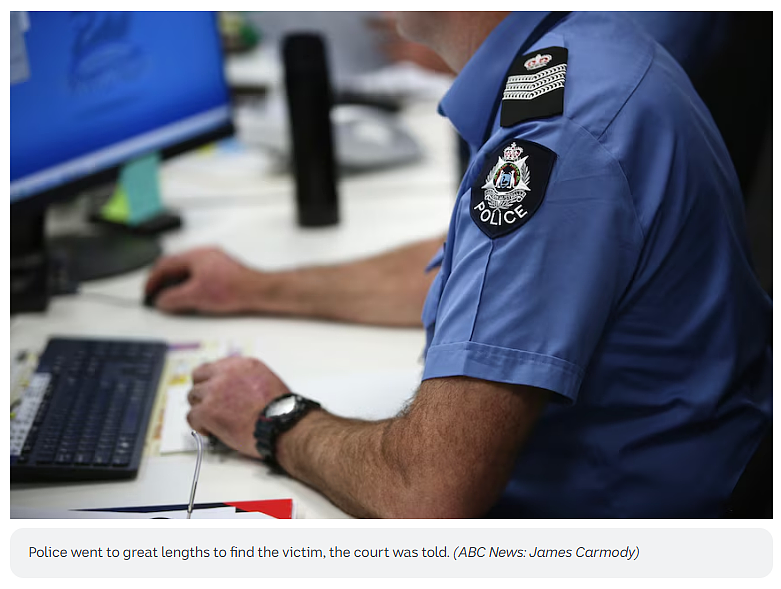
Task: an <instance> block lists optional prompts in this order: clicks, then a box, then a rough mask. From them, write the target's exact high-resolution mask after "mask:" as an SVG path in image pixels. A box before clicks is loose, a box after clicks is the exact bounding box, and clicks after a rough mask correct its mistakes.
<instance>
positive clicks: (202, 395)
mask: <svg viewBox="0 0 781 589" xmlns="http://www.w3.org/2000/svg"><path fill="white" fill-rule="evenodd" d="M289 392H290V390H289V389H288V388H287V386H286V385H285V383H284V382H282V380H280V378H279V377H278V376H277V375H276V374H274V373H273V372H272V371H271V370H270V369H269V368H268V367H267V366H266V365H265V364H263V363H262V362H261V361H260V360H256V359H255V358H225V359H224V360H219V361H217V362H212V363H210V364H203V365H202V366H199V367H198V368H196V369H195V371H194V372H193V388H192V390H191V391H190V393H189V394H188V395H187V400H188V401H189V402H190V405H191V407H192V408H191V409H190V412H189V413H188V414H187V421H188V422H189V424H190V425H191V426H192V427H193V429H195V430H197V431H199V432H200V433H202V434H205V435H208V434H212V435H214V436H216V437H217V438H218V439H219V440H220V441H222V442H223V443H224V444H227V445H228V446H230V447H231V448H234V449H235V450H238V451H239V452H241V453H242V454H246V455H247V456H251V457H253V458H258V457H259V456H258V452H257V450H256V449H255V437H254V431H255V422H256V421H257V420H258V416H259V415H260V412H261V411H262V410H263V409H264V408H265V406H266V405H268V404H269V402H271V400H273V399H275V398H277V397H280V396H282V395H284V394H287V393H289Z"/></svg>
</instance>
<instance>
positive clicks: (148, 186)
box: [101, 153, 163, 225]
mask: <svg viewBox="0 0 781 589" xmlns="http://www.w3.org/2000/svg"><path fill="white" fill-rule="evenodd" d="M159 168H160V156H159V154H157V153H153V154H150V155H146V156H143V157H140V158H137V159H134V160H131V161H129V162H128V163H127V164H125V165H124V166H123V167H122V170H121V171H120V173H119V183H118V184H117V188H116V191H115V192H114V195H113V196H112V197H111V198H110V199H109V201H108V202H107V203H106V204H105V205H104V206H103V209H102V211H101V212H102V213H103V216H104V217H105V218H106V219H108V220H110V221H116V222H119V223H126V224H128V225H138V224H139V223H143V222H144V221H147V220H148V219H151V218H152V217H154V216H155V215H157V214H159V213H160V212H161V211H162V210H163V204H162V200H161V199H160V181H159Z"/></svg>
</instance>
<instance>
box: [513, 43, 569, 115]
mask: <svg viewBox="0 0 781 589" xmlns="http://www.w3.org/2000/svg"><path fill="white" fill-rule="evenodd" d="M566 78H567V50H566V49H565V48H564V47H546V48H545V49H536V50H535V51H532V52H531V53H527V54H525V55H521V56H518V57H516V58H515V61H513V64H512V66H510V73H509V75H508V77H507V81H506V82H505V86H504V93H503V95H502V115H501V118H500V123H501V125H502V127H512V126H514V125H517V124H518V123H522V122H523V121H526V120H529V119H539V118H544V117H552V116H555V115H560V114H561V113H562V112H564V82H565V81H566Z"/></svg>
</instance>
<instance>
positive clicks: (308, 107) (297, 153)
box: [282, 34, 339, 227]
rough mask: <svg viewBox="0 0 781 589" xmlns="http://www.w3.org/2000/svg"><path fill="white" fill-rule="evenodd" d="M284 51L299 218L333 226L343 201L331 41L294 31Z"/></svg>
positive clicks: (306, 224) (306, 223) (309, 223)
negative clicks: (327, 45)
mask: <svg viewBox="0 0 781 589" xmlns="http://www.w3.org/2000/svg"><path fill="white" fill-rule="evenodd" d="M282 53H283V57H284V62H285V85H286V87H287V104H288V112H289V118H290V135H291V137H292V143H293V161H292V167H293V174H294V175H295V178H296V203H297V205H298V206H297V208H298V223H299V225H302V226H304V227H321V226H323V225H333V224H335V223H338V222H339V202H338V197H337V192H336V168H335V166H334V149H333V133H332V131H331V118H330V111H331V102H332V96H331V87H330V84H329V78H328V64H327V62H326V54H325V44H324V43H323V40H322V38H321V37H320V36H319V35H315V34H294V35H288V36H287V37H286V38H285V39H284V42H283V46H282Z"/></svg>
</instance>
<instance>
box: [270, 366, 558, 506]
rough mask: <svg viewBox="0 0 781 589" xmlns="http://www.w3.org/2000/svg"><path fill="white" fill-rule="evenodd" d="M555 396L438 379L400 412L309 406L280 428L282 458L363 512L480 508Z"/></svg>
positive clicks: (294, 472) (297, 473)
mask: <svg viewBox="0 0 781 589" xmlns="http://www.w3.org/2000/svg"><path fill="white" fill-rule="evenodd" d="M367 394H370V393H367ZM546 398H547V393H546V392H545V391H542V390H541V389H532V388H530V387H516V386H512V385H504V384H501V383H490V382H486V381H478V380H474V379H467V378H449V379H434V380H429V381H425V382H424V383H423V384H422V385H421V389H420V391H419V392H418V395H417V397H416V398H415V400H414V401H413V403H412V404H411V405H410V407H409V409H408V410H407V411H405V412H403V413H402V414H401V415H399V416H398V417H395V418H393V419H387V420H383V421H378V422H366V421H359V420H352V419H344V418H341V417H336V416H334V415H331V414H329V413H327V412H326V411H313V412H311V413H309V414H308V415H307V416H305V417H304V418H303V419H302V420H301V421H300V422H298V423H297V424H296V425H295V426H294V427H293V428H292V429H291V430H289V431H287V432H285V433H283V434H282V435H280V436H279V438H278V440H277V460H278V461H279V463H280V465H281V466H282V468H284V469H285V470H286V471H287V472H288V473H289V474H290V475H291V476H293V477H294V478H297V479H299V480H301V481H303V482H305V483H307V484H308V485H310V486H312V487H314V488H315V489H317V490H318V491H320V492H322V493H323V494H324V495H326V496H327V497H328V498H329V499H331V501H333V502H334V503H335V504H336V505H337V506H339V507H341V508H342V509H343V510H345V511H347V512H348V513H351V514H353V515H356V516H359V517H393V518H431V517H446V518H463V517H479V516H481V515H482V514H484V513H485V511H486V510H487V509H488V508H489V507H490V506H491V505H492V504H493V503H494V502H495V501H496V499H497V498H498V496H499V494H500V493H501V490H502V489H503V488H504V486H505V484H506V482H507V479H508V477H509V475H510V472H511V470H512V467H513V464H514V462H515V457H516V456H517V452H518V451H519V449H520V446H521V444H522V442H523V440H524V439H525V437H526V435H527V434H528V432H529V430H530V429H531V426H532V424H533V423H534V421H535V420H536V419H537V416H538V415H539V413H540V411H541V409H542V407H543V406H544V404H545V400H546Z"/></svg>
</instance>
